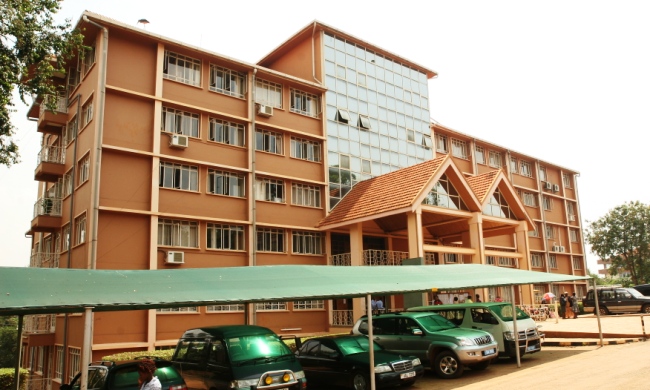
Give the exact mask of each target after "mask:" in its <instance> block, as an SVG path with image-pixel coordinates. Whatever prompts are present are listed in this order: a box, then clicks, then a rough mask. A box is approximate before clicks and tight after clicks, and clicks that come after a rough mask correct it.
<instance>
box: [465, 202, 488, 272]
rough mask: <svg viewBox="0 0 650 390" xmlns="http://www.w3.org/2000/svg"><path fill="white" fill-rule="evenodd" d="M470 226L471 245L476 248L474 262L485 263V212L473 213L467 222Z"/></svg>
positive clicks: (473, 256)
mask: <svg viewBox="0 0 650 390" xmlns="http://www.w3.org/2000/svg"><path fill="white" fill-rule="evenodd" d="M467 225H468V227H469V237H468V238H469V247H470V248H472V249H475V250H476V252H475V253H474V254H473V255H472V261H471V263H472V264H485V243H484V241H483V214H482V213H481V212H478V211H477V212H474V213H472V218H471V219H470V220H469V221H468V222H467Z"/></svg>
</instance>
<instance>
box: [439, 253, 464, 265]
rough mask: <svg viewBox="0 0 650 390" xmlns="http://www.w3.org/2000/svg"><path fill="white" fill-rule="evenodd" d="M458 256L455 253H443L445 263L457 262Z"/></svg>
mask: <svg viewBox="0 0 650 390" xmlns="http://www.w3.org/2000/svg"><path fill="white" fill-rule="evenodd" d="M459 258H460V256H458V255H457V254H456V253H445V254H444V255H443V259H444V261H445V264H458V260H459Z"/></svg>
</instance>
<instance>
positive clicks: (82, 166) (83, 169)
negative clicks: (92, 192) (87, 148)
mask: <svg viewBox="0 0 650 390" xmlns="http://www.w3.org/2000/svg"><path fill="white" fill-rule="evenodd" d="M77 172H78V176H77V185H81V184H83V183H85V182H87V181H88V178H89V176H90V155H88V154H87V155H85V156H84V157H82V158H81V160H79V163H77Z"/></svg>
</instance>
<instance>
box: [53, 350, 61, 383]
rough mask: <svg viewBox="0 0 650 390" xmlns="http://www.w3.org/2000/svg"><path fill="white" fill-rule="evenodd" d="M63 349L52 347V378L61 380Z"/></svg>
mask: <svg viewBox="0 0 650 390" xmlns="http://www.w3.org/2000/svg"><path fill="white" fill-rule="evenodd" d="M62 370H63V347H62V346H60V345H57V346H55V347H54V378H56V379H62V378H61V374H62V373H63V371H62Z"/></svg>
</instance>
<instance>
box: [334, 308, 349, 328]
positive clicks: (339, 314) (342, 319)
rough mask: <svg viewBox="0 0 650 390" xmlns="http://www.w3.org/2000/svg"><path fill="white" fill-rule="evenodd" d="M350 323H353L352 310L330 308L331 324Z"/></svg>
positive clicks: (343, 324) (342, 324) (346, 324)
mask: <svg viewBox="0 0 650 390" xmlns="http://www.w3.org/2000/svg"><path fill="white" fill-rule="evenodd" d="M352 325H354V317H353V315H352V310H332V326H352Z"/></svg>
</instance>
